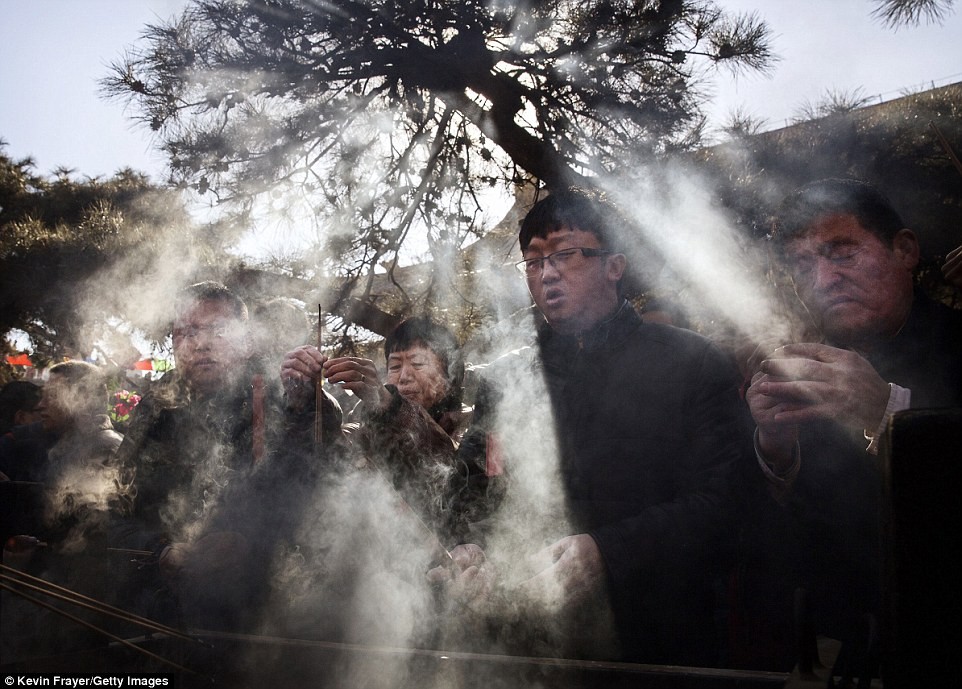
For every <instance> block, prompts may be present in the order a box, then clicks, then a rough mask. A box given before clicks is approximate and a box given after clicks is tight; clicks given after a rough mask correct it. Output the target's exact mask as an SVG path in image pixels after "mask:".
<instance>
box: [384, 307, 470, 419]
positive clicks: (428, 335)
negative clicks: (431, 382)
mask: <svg viewBox="0 0 962 689" xmlns="http://www.w3.org/2000/svg"><path fill="white" fill-rule="evenodd" d="M417 345H423V346H425V347H427V348H428V349H430V350H431V351H432V352H434V353H435V355H437V357H438V359H439V360H440V361H441V365H442V366H443V367H444V371H445V373H446V375H447V381H448V393H447V395H445V396H444V399H442V400H441V401H440V402H438V403H437V404H436V405H434V407H432V408H431V409H429V410H428V412H429V413H430V414H431V415H432V416H436V415H437V414H440V413H444V412H446V411H454V410H456V409H459V408H460V407H461V397H462V395H463V392H464V390H463V386H464V359H463V357H462V355H461V346H460V345H459V344H458V338H456V337H455V336H454V333H453V332H451V331H450V330H449V329H448V328H446V327H445V326H443V325H441V324H440V323H436V322H435V321H433V320H431V319H430V318H428V317H427V316H414V317H412V318H408V319H406V320H403V321H401V322H400V323H399V324H398V326H397V327H396V328H394V330H392V331H391V334H390V335H388V336H387V337H386V338H385V340H384V360H385V362H386V361H387V359H388V357H389V356H391V354H393V353H394V352H404V351H407V350H408V349H411V347H415V346H417Z"/></svg>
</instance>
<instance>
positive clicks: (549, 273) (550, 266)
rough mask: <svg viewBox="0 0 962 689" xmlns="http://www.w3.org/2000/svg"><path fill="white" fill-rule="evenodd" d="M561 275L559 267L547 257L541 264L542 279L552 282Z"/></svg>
mask: <svg viewBox="0 0 962 689" xmlns="http://www.w3.org/2000/svg"><path fill="white" fill-rule="evenodd" d="M560 277H561V273H560V272H559V271H558V267H557V266H556V265H555V264H554V263H553V262H552V261H550V260H548V259H545V260H544V262H543V263H542V264H541V281H542V282H552V281H554V280H557V279H558V278H560Z"/></svg>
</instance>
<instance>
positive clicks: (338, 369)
mask: <svg viewBox="0 0 962 689" xmlns="http://www.w3.org/2000/svg"><path fill="white" fill-rule="evenodd" d="M323 370H324V377H325V378H327V380H328V382H330V383H334V384H338V385H341V386H342V387H343V388H344V389H345V390H350V391H351V392H353V393H354V394H355V395H357V396H358V397H359V398H360V399H361V400H362V401H363V402H364V403H365V404H366V405H368V408H369V409H371V410H374V409H378V408H385V407H387V405H388V404H390V403H391V393H389V392H388V391H387V389H386V388H385V387H384V386H383V385H382V384H381V380H380V378H379V377H378V373H377V366H376V365H375V364H374V362H373V361H371V360H370V359H362V358H360V357H356V356H342V357H337V358H334V359H327V360H326V361H325V362H324V365H323Z"/></svg>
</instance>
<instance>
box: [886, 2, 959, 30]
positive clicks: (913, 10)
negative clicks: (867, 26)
mask: <svg viewBox="0 0 962 689" xmlns="http://www.w3.org/2000/svg"><path fill="white" fill-rule="evenodd" d="M873 1H874V4H875V5H876V7H875V10H874V11H873V12H872V16H874V17H876V18H877V19H880V20H881V21H882V22H883V23H885V24H886V25H888V26H891V27H893V28H894V27H897V26H901V25H903V24H919V23H920V22H921V21H922V20H923V19H925V21H926V22H937V23H940V22H942V21H943V20H944V19H945V17H946V16H947V15H948V14H949V12H951V11H952V7H953V5H955V0H873Z"/></svg>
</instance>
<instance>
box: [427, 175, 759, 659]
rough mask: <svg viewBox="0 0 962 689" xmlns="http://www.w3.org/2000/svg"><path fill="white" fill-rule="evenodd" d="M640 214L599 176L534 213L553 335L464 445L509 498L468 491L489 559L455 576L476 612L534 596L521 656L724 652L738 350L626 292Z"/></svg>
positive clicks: (528, 356) (495, 390) (509, 378)
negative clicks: (723, 584)
mask: <svg viewBox="0 0 962 689" xmlns="http://www.w3.org/2000/svg"><path fill="white" fill-rule="evenodd" d="M629 227H630V225H629V223H628V222H627V221H626V220H625V219H624V218H623V217H622V216H621V215H620V214H619V212H618V210H617V209H616V208H615V207H614V206H613V205H612V204H611V203H610V202H609V201H608V200H607V199H606V198H605V196H604V195H603V194H600V193H597V192H594V191H588V190H584V189H567V190H563V191H557V192H555V193H553V194H551V195H550V196H548V197H547V198H545V199H543V200H541V201H539V202H538V203H536V204H535V205H534V207H532V209H531V211H530V212H529V213H528V215H527V216H526V217H525V219H524V221H523V223H522V226H521V232H520V245H521V251H522V255H523V257H524V260H523V261H521V262H520V263H519V264H518V265H519V269H520V270H521V271H522V273H523V275H524V278H525V279H526V281H527V286H528V289H529V291H530V293H531V297H532V299H533V300H534V303H535V305H536V307H537V310H538V312H539V313H540V316H541V318H540V319H539V320H540V322H539V323H538V325H537V342H536V345H535V346H533V347H531V348H529V349H527V350H522V351H519V352H515V353H512V354H511V355H508V356H506V357H503V358H502V359H500V360H498V361H496V362H494V363H493V364H491V365H490V366H489V367H488V368H487V370H486V371H485V380H484V381H483V382H482V385H481V388H480V390H479V393H478V398H477V402H476V409H475V423H474V425H473V427H472V428H471V429H470V430H469V432H468V433H467V435H466V437H465V439H464V441H463V442H462V445H461V450H460V457H461V459H462V460H463V461H465V463H466V464H467V465H468V466H469V467H474V474H475V475H476V476H477V477H478V479H477V483H478V484H482V485H483V484H484V481H485V480H487V482H488V484H489V485H488V486H486V487H487V488H489V489H490V488H491V486H492V485H495V484H496V485H498V486H499V487H500V488H501V489H503V490H504V491H505V495H504V499H503V501H502V502H501V504H500V506H499V507H498V508H497V509H495V510H492V514H486V513H485V511H484V502H483V500H480V501H479V500H477V496H478V495H479V494H483V492H484V490H483V488H482V489H478V488H475V489H473V490H466V491H465V492H464V495H465V496H466V501H465V502H466V504H465V505H464V506H463V507H462V509H463V511H464V513H466V514H468V515H469V517H468V518H469V519H474V520H478V519H480V518H481V517H484V518H485V519H484V523H485V526H486V529H484V534H485V538H486V541H485V547H486V550H487V556H486V555H485V551H482V550H481V548H480V546H479V545H478V544H477V543H469V544H462V545H460V546H458V547H457V548H455V549H454V551H453V553H452V554H453V556H454V558H455V561H456V562H457V563H458V564H459V566H460V570H459V571H458V573H457V574H454V575H451V576H450V578H449V579H447V582H446V583H447V585H448V586H449V588H450V590H451V592H452V595H454V596H456V597H459V598H460V600H461V601H462V602H464V603H466V605H467V607H468V608H469V609H474V608H479V606H481V607H482V608H483V606H484V605H488V606H489V609H490V610H491V612H490V614H492V615H495V616H497V615H499V614H501V613H504V614H506V615H508V617H509V618H511V616H510V614H508V613H506V612H505V611H506V610H508V609H513V610H516V611H517V610H519V609H520V610H521V611H522V612H520V613H517V612H516V613H515V614H516V615H517V617H515V618H511V619H513V620H514V623H515V624H514V627H515V630H514V632H513V633H512V632H510V631H509V632H507V633H506V634H507V636H508V637H510V638H509V640H508V641H506V643H509V644H516V645H515V648H514V649H513V650H514V651H516V652H518V651H520V652H527V653H544V654H548V655H557V654H564V655H572V656H582V657H593V658H619V659H622V660H633V661H639V662H650V663H670V664H682V665H713V664H717V663H718V662H719V660H720V658H719V649H720V645H719V643H718V641H717V637H716V628H715V624H714V621H713V611H714V600H713V595H712V589H711V587H712V583H713V580H714V579H715V576H716V574H717V570H716V568H717V565H718V564H719V562H720V559H721V551H722V550H723V549H724V545H725V544H726V542H727V540H728V538H729V536H730V530H731V528H732V527H731V521H730V516H731V515H730V510H729V508H728V502H727V500H728V496H727V490H728V487H729V473H730V471H731V469H732V468H733V465H734V464H735V463H736V461H737V460H738V459H739V458H740V457H743V456H745V455H746V452H745V449H746V447H745V446H746V444H747V442H750V441H749V440H748V439H749V432H748V429H747V427H746V426H745V425H744V424H743V422H742V417H741V415H740V413H739V401H738V397H737V392H736V390H737V385H736V376H735V373H734V371H733V370H732V368H731V366H730V364H729V363H728V362H727V360H726V359H725V357H724V356H723V355H722V354H721V353H720V352H719V351H718V350H717V349H716V348H715V347H714V346H713V345H712V344H711V343H710V342H709V341H708V340H706V339H705V338H703V337H701V336H699V335H696V334H695V333H692V332H690V331H684V330H681V329H677V328H674V327H671V326H664V325H661V324H644V323H642V321H641V319H640V318H639V317H638V315H637V314H636V313H635V311H634V309H633V308H632V307H631V306H630V304H629V303H628V302H627V301H626V300H625V299H624V298H623V296H622V294H621V291H620V285H621V283H622V281H623V279H624V277H625V273H626V268H627V259H626V257H625V255H624V253H622V251H621V249H622V247H623V244H622V242H623V241H624V239H625V238H626V235H627V233H628V231H629V229H628V228H629ZM542 410H544V413H542ZM746 441H747V442H746ZM749 447H750V446H749ZM532 467H535V468H534V469H532ZM482 476H483V478H482ZM519 495H520V496H522V498H520V499H519V498H518V496H519ZM468 496H472V499H471V500H467V497H468ZM479 505H480V506H479ZM477 533H478V531H477V530H475V532H474V533H473V534H472V535H475V534H477ZM522 561H524V562H528V563H531V567H530V568H528V570H527V571H525V567H524V566H520V564H519V563H520V562H522ZM495 566H497V567H498V568H499V569H500V570H501V573H502V574H501V576H500V577H497V578H496V577H495V576H494V575H493V569H494V567H495ZM432 574H433V575H434V576H436V577H437V578H438V579H442V580H443V579H444V577H443V572H441V571H440V570H435V572H433V573H432ZM512 579H513V580H514V581H513V582H511V583H508V582H509V581H511V580H512ZM519 580H520V581H519ZM499 604H503V606H504V607H499ZM516 606H520V608H518V607H516ZM510 627H511V624H510V623H509V628H510ZM610 641H613V642H614V643H609V642H610Z"/></svg>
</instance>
